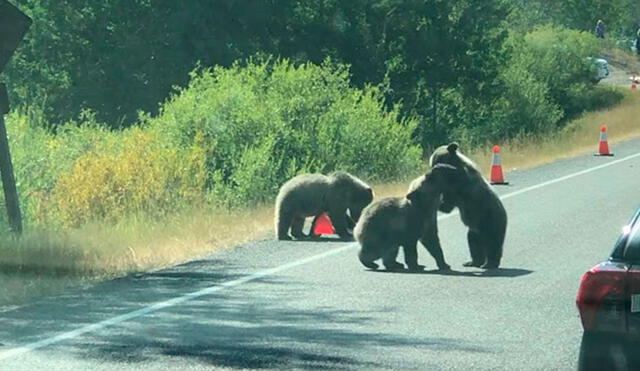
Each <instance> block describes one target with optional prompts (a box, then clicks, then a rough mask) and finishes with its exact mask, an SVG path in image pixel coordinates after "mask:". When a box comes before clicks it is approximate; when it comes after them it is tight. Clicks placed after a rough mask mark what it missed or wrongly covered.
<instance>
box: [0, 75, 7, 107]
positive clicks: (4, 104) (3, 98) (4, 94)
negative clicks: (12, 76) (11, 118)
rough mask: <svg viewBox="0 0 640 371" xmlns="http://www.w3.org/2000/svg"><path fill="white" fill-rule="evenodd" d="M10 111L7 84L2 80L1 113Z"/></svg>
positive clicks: (0, 84)
mask: <svg viewBox="0 0 640 371" xmlns="http://www.w3.org/2000/svg"><path fill="white" fill-rule="evenodd" d="M7 113H9V95H7V86H6V85H5V84H4V83H1V82H0V115H6V114H7Z"/></svg>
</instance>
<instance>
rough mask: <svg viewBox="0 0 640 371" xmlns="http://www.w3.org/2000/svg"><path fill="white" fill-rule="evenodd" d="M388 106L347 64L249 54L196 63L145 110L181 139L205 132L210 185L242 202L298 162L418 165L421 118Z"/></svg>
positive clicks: (370, 167) (394, 167) (381, 172)
mask: <svg viewBox="0 0 640 371" xmlns="http://www.w3.org/2000/svg"><path fill="white" fill-rule="evenodd" d="M383 107H384V105H383V99H382V95H381V93H380V92H379V91H378V90H377V89H376V88H373V87H367V88H365V89H364V90H359V89H355V88H352V87H350V85H349V74H348V70H347V69H346V68H345V67H344V66H339V65H333V64H331V63H330V62H326V63H324V64H323V65H322V66H317V65H313V64H303V65H300V66H294V65H293V64H291V63H290V62H288V61H287V60H279V61H266V62H254V61H249V62H248V63H247V64H246V66H242V65H240V64H235V65H234V66H233V67H230V68H221V67H216V68H212V69H202V70H198V71H195V72H194V73H192V79H191V82H190V84H189V86H188V87H187V88H185V89H182V90H180V91H179V92H178V93H177V94H175V95H174V96H173V97H172V98H171V99H170V100H169V101H168V102H166V103H165V104H164V105H163V107H162V109H161V113H160V115H159V116H158V117H156V118H150V119H148V120H149V125H151V126H152V127H156V128H162V130H163V132H164V133H166V135H167V137H168V138H167V139H168V140H169V141H171V142H172V143H176V144H177V145H179V146H184V145H189V144H190V143H192V142H193V140H194V138H195V136H196V135H202V136H203V138H204V142H205V143H207V148H206V149H205V152H206V156H207V159H206V166H207V172H208V174H209V176H208V182H207V185H208V188H209V189H210V190H211V191H212V192H213V193H214V195H216V196H218V197H221V198H222V199H223V200H224V201H230V202H232V203H237V202H247V201H250V200H251V201H254V200H261V199H264V198H265V197H271V196H273V195H274V194H275V193H276V192H277V189H278V187H279V185H280V184H281V183H283V182H284V181H285V180H286V179H288V178H290V177H291V176H294V175H296V174H298V173H301V172H323V173H326V172H330V171H333V170H336V169H341V170H346V171H350V172H353V173H356V174H358V175H361V176H364V177H366V178H367V179H389V178H394V177H397V176H401V175H404V174H407V173H411V172H412V171H413V169H415V168H417V166H418V163H419V150H418V148H417V147H416V146H415V145H414V144H413V143H412V141H411V132H412V131H413V130H414V128H415V121H413V120H404V121H401V122H400V120H399V118H398V112H399V108H395V109H393V110H392V111H391V112H387V111H386V110H385V109H384V108H383ZM252 182H255V184H251V183H252Z"/></svg>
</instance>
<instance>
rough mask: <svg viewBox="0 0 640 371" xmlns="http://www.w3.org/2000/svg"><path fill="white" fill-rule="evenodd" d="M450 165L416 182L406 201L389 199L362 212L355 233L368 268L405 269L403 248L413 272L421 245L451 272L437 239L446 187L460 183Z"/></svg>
mask: <svg viewBox="0 0 640 371" xmlns="http://www.w3.org/2000/svg"><path fill="white" fill-rule="evenodd" d="M455 170H456V169H455V168H454V167H453V166H450V165H446V164H443V165H440V166H435V167H434V168H433V169H432V170H431V172H429V173H427V174H426V175H424V176H422V177H419V178H417V179H415V180H414V181H413V182H412V183H411V185H410V187H409V190H408V192H407V195H406V196H405V197H387V198H383V199H381V200H378V201H375V202H374V203H372V204H371V205H369V206H367V207H366V208H365V209H364V211H363V212H362V217H361V218H360V220H359V221H358V223H357V224H356V227H355V229H354V231H353V233H354V235H355V237H356V239H357V240H358V242H359V243H360V251H359V253H358V257H359V258H360V262H361V263H362V264H363V265H364V266H365V267H367V268H371V269H377V268H378V265H377V264H376V263H374V261H376V260H378V259H382V262H383V264H384V266H385V268H386V269H389V270H396V269H403V268H404V265H402V264H401V263H398V262H397V261H396V257H397V256H398V251H399V248H400V246H402V247H403V249H404V259H405V263H406V264H407V267H408V268H409V269H411V270H422V269H423V268H424V266H423V265H419V264H418V253H417V243H418V239H420V240H421V241H422V244H423V245H424V246H425V248H426V249H427V251H429V253H430V254H431V256H433V258H434V259H435V260H436V264H437V265H438V268H439V269H443V270H446V269H449V268H450V267H449V265H448V264H447V263H446V262H445V259H444V255H443V253H442V248H441V246H440V240H439V239H438V227H437V216H438V215H437V214H438V207H439V206H440V199H441V195H442V192H443V190H444V189H445V187H448V186H449V185H450V184H456V183H459V180H457V179H456V177H458V176H459V174H460V173H459V172H458V171H455Z"/></svg>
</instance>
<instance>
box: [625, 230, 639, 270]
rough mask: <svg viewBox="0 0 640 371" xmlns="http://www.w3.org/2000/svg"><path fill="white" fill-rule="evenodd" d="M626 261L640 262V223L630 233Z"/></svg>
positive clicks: (626, 248)
mask: <svg viewBox="0 0 640 371" xmlns="http://www.w3.org/2000/svg"><path fill="white" fill-rule="evenodd" d="M624 259H625V260H631V261H640V223H635V224H634V226H633V227H632V229H631V231H630V232H629V238H628V240H627V246H626V247H625V249H624Z"/></svg>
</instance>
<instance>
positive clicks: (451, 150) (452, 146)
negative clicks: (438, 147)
mask: <svg viewBox="0 0 640 371" xmlns="http://www.w3.org/2000/svg"><path fill="white" fill-rule="evenodd" d="M457 150H458V143H456V142H451V144H449V145H448V146H447V151H449V153H454V152H455V151H457Z"/></svg>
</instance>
